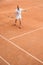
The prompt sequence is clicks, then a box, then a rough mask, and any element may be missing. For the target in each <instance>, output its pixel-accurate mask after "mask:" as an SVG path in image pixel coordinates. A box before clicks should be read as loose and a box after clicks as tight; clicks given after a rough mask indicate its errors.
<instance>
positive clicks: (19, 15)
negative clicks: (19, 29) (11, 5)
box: [16, 8, 23, 19]
mask: <svg viewBox="0 0 43 65" xmlns="http://www.w3.org/2000/svg"><path fill="white" fill-rule="evenodd" d="M22 11H23V9H21V8H19V10H18V9H16V19H21V18H22Z"/></svg>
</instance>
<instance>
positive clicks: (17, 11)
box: [14, 5, 26, 29]
mask: <svg viewBox="0 0 43 65" xmlns="http://www.w3.org/2000/svg"><path fill="white" fill-rule="evenodd" d="M22 11H26V10H24V9H22V8H20V7H19V5H17V9H16V19H15V24H14V25H16V23H17V21H18V20H19V28H20V29H21V19H22Z"/></svg>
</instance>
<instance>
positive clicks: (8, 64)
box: [0, 56, 10, 65]
mask: <svg viewBox="0 0 43 65" xmlns="http://www.w3.org/2000/svg"><path fill="white" fill-rule="evenodd" d="M0 58H1V59H2V60H3V61H4V62H5V63H6V64H7V65H10V63H9V62H7V61H6V60H5V59H4V58H3V57H2V56H0Z"/></svg>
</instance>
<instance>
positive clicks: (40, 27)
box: [9, 27, 43, 40]
mask: <svg viewBox="0 0 43 65" xmlns="http://www.w3.org/2000/svg"><path fill="white" fill-rule="evenodd" d="M40 29H43V27H40V28H38V29H35V30H32V31H30V32H26V33H23V34H21V35H18V36H15V37H12V38H10V39H9V40H12V39H15V38H19V37H22V36H24V35H27V34H31V33H33V32H36V31H38V30H40Z"/></svg>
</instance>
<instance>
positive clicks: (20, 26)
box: [19, 19, 22, 28]
mask: <svg viewBox="0 0 43 65" xmlns="http://www.w3.org/2000/svg"><path fill="white" fill-rule="evenodd" d="M21 25H22V24H21V19H19V28H21Z"/></svg>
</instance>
